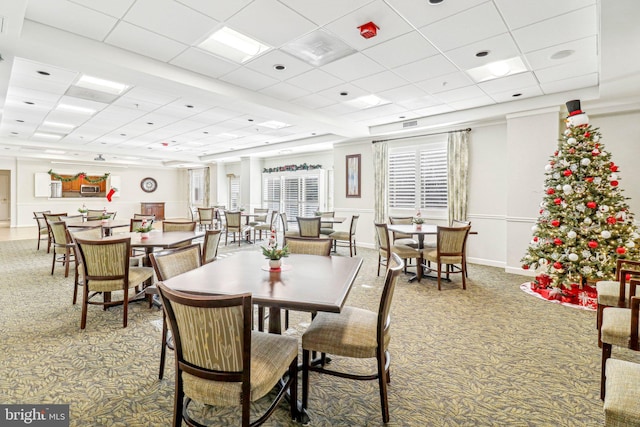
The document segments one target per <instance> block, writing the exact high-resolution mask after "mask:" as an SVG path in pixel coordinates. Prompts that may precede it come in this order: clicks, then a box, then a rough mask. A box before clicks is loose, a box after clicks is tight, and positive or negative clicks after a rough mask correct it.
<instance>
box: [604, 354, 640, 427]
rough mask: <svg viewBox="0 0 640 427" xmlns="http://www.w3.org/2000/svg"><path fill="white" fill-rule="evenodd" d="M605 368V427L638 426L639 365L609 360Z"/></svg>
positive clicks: (639, 398)
mask: <svg viewBox="0 0 640 427" xmlns="http://www.w3.org/2000/svg"><path fill="white" fill-rule="evenodd" d="M606 368H607V396H606V397H605V399H604V425H605V427H623V426H624V427H637V426H639V425H640V405H639V404H638V402H640V364H637V363H633V362H628V361H626V360H617V359H609V360H608V361H607V366H606Z"/></svg>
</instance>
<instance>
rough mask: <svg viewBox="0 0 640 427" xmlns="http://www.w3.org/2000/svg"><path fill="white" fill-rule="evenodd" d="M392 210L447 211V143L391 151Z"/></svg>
mask: <svg viewBox="0 0 640 427" xmlns="http://www.w3.org/2000/svg"><path fill="white" fill-rule="evenodd" d="M389 207H390V208H408V209H423V208H446V207H447V148H446V144H445V143H435V144H429V145H420V146H413V147H404V148H396V149H390V150H389Z"/></svg>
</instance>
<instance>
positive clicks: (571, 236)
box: [567, 230, 577, 239]
mask: <svg viewBox="0 0 640 427" xmlns="http://www.w3.org/2000/svg"><path fill="white" fill-rule="evenodd" d="M576 236H577V234H576V232H575V231H573V230H571V231H570V232H568V233H567V237H568V238H569V239H575V238H576Z"/></svg>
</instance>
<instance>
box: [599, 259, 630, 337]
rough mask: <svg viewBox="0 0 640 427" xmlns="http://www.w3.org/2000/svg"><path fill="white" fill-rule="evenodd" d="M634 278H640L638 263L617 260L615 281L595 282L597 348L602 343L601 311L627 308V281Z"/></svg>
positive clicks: (628, 299) (628, 297)
mask: <svg viewBox="0 0 640 427" xmlns="http://www.w3.org/2000/svg"><path fill="white" fill-rule="evenodd" d="M634 276H635V277H637V276H640V261H635V260H630V259H622V258H618V260H617V261H616V277H615V280H600V281H598V282H596V290H597V292H598V307H597V312H596V328H598V346H600V347H602V341H601V340H600V326H601V325H602V311H603V310H604V308H605V307H621V308H623V307H629V301H630V295H629V280H630V279H631V278H632V277H634ZM623 290H624V292H623Z"/></svg>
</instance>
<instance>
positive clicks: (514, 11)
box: [494, 0, 596, 30]
mask: <svg viewBox="0 0 640 427" xmlns="http://www.w3.org/2000/svg"><path fill="white" fill-rule="evenodd" d="M494 1H495V3H496V5H497V6H498V9H499V10H500V13H501V14H502V15H503V16H504V17H505V19H506V20H507V22H508V23H509V27H510V28H511V29H512V30H515V29H517V28H521V27H524V26H526V25H530V24H533V23H536V22H541V21H544V20H546V19H549V18H552V17H554V16H557V15H563V14H565V13H567V12H571V11H574V10H577V9H581V8H583V7H585V6H589V5H594V4H595V3H596V0H563V1H560V2H559V1H557V0H536V1H524V2H520V1H513V0H494Z"/></svg>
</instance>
